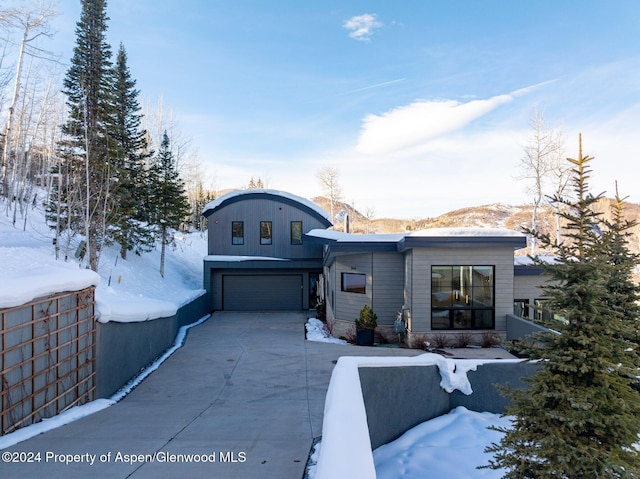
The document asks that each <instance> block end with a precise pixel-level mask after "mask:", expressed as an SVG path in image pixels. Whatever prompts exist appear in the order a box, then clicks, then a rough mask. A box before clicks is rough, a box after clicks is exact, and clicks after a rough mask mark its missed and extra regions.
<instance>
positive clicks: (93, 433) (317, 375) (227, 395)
mask: <svg viewBox="0 0 640 479" xmlns="http://www.w3.org/2000/svg"><path fill="white" fill-rule="evenodd" d="M305 322H306V317H305V316H304V315H303V314H302V313H259V314H258V313H230V312H224V313H222V312H221V313H215V314H214V315H213V316H212V317H211V318H210V319H209V320H208V321H206V322H205V323H203V324H202V325H200V326H197V327H195V328H192V329H191V330H190V331H189V334H188V336H187V340H186V343H185V345H184V347H182V348H180V349H179V350H178V351H177V352H176V353H175V354H174V355H173V356H171V357H170V358H169V359H168V360H167V361H166V362H165V363H164V364H163V365H162V366H160V368H159V369H158V370H157V371H155V372H154V373H153V374H151V376H149V377H148V378H147V379H146V380H145V381H144V382H143V383H142V384H140V385H139V386H138V387H137V388H136V389H135V390H134V391H133V392H131V394H129V395H128V396H127V397H126V398H125V399H123V400H122V401H121V402H119V403H118V404H116V405H114V406H112V407H109V408H107V409H105V410H103V411H100V412H98V413H96V414H93V415H91V416H88V417H86V418H84V419H81V420H79V421H76V422H74V423H72V424H69V425H67V426H63V427H61V428H58V429H55V430H53V431H50V432H48V433H46V434H42V435H40V436H37V437H34V438H33V439H30V440H28V441H25V442H22V443H20V444H17V445H16V446H14V447H11V448H9V449H8V451H27V452H33V453H40V462H35V463H28V464H6V463H3V462H0V477H2V478H45V477H46V478H47V479H57V478H61V479H62V478H64V479H69V478H86V477H91V478H93V479H98V478H109V479H118V478H133V479H146V478H149V479H151V478H164V477H171V478H173V477H178V478H183V479H191V478H207V479H226V478H233V479H239V478H242V479H252V478H256V479H258V478H259V479H288V478H291V479H301V478H302V476H303V474H304V470H305V465H306V461H307V456H308V454H309V450H310V448H311V444H312V440H313V438H315V437H317V436H320V435H321V434H322V414H323V410H324V397H325V393H326V390H327V386H328V385H329V379H330V377H331V371H332V369H333V366H334V364H335V361H336V360H337V358H338V357H340V356H347V355H351V356H366V355H370V356H373V355H376V356H382V355H384V356H393V355H416V354H420V353H421V351H414V350H407V349H393V348H363V347H356V346H349V345H347V346H343V345H335V344H326V343H313V342H307V341H305V340H304V323H305ZM58 455H76V456H75V457H70V458H71V460H72V461H73V463H70V464H64V463H60V462H56V461H59V460H64V457H65V456H58ZM154 455H155V457H154ZM189 455H191V457H190V456H189ZM194 455H195V456H194ZM92 459H93V460H94V461H95V462H94V463H93V465H91V464H89V463H88V462H87V461H89V462H90V461H91V460H92ZM196 460H200V462H194V461H196ZM214 460H215V462H213V461H214ZM177 461H181V462H177ZM202 461H209V462H202Z"/></svg>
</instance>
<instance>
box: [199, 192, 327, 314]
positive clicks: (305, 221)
mask: <svg viewBox="0 0 640 479" xmlns="http://www.w3.org/2000/svg"><path fill="white" fill-rule="evenodd" d="M202 214H203V215H204V216H205V217H206V218H207V219H208V233H209V238H208V253H209V254H208V256H206V257H205V258H204V287H205V289H206V290H207V292H208V294H209V304H210V305H211V309H212V310H231V311H276V310H303V309H309V308H315V306H316V302H317V296H318V287H319V278H320V275H321V274H322V245H321V244H319V243H312V242H309V241H307V240H306V238H305V237H304V234H305V233H307V232H308V231H310V230H312V229H318V228H320V229H325V228H328V227H329V226H331V221H329V215H328V213H327V212H325V211H324V210H323V209H322V208H320V207H319V206H318V205H316V204H315V203H312V202H311V201H308V200H306V199H304V198H301V197H298V196H295V195H292V194H290V193H285V192H282V191H275V190H267V189H249V190H242V191H234V192H231V193H229V194H226V195H224V196H221V197H220V198H217V199H216V200H214V201H212V202H211V203H209V204H208V205H207V206H206V207H205V208H204V211H203V213H202Z"/></svg>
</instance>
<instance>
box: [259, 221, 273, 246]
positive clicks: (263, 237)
mask: <svg viewBox="0 0 640 479" xmlns="http://www.w3.org/2000/svg"><path fill="white" fill-rule="evenodd" d="M272 238H273V228H272V223H271V221H261V222H260V244H265V245H267V244H272Z"/></svg>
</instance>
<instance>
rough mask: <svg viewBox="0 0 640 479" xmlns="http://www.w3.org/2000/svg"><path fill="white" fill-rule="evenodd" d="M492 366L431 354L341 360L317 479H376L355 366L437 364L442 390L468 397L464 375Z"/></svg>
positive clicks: (331, 390) (329, 404)
mask: <svg viewBox="0 0 640 479" xmlns="http://www.w3.org/2000/svg"><path fill="white" fill-rule="evenodd" d="M490 362H496V360H464V359H458V360H453V359H448V358H445V357H443V356H440V355H439V354H432V353H427V354H422V355H420V356H415V357H391V358H386V357H385V358H383V357H341V358H340V359H339V360H338V363H337V364H336V366H335V368H334V370H333V373H332V375H331V381H330V382H329V388H328V390H327V396H326V399H325V408H324V420H323V425H322V446H321V447H320V453H319V456H318V464H317V469H316V479H342V478H344V479H360V478H361V479H370V478H372V477H376V473H375V467H374V461H373V454H372V451H371V441H370V440H369V428H368V426H367V416H366V411H365V406H364V399H363V397H362V386H361V385H360V375H359V374H358V368H360V367H389V366H430V365H435V366H438V370H439V371H440V376H441V378H442V379H441V381H440V387H442V388H443V389H444V390H445V391H447V392H452V391H454V390H456V389H457V390H459V391H461V392H463V393H464V394H467V395H469V394H471V393H472V392H473V391H472V389H471V383H470V382H469V379H468V378H467V372H468V371H475V370H476V368H477V367H478V366H479V365H482V364H487V363H490Z"/></svg>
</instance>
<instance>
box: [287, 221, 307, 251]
mask: <svg viewBox="0 0 640 479" xmlns="http://www.w3.org/2000/svg"><path fill="white" fill-rule="evenodd" d="M294 224H295V225H300V238H299V239H298V238H296V241H294V235H293V226H294ZM303 231H304V230H303V229H302V221H299V220H296V221H291V223H290V225H289V233H290V237H291V245H292V246H301V245H302V235H303Z"/></svg>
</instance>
